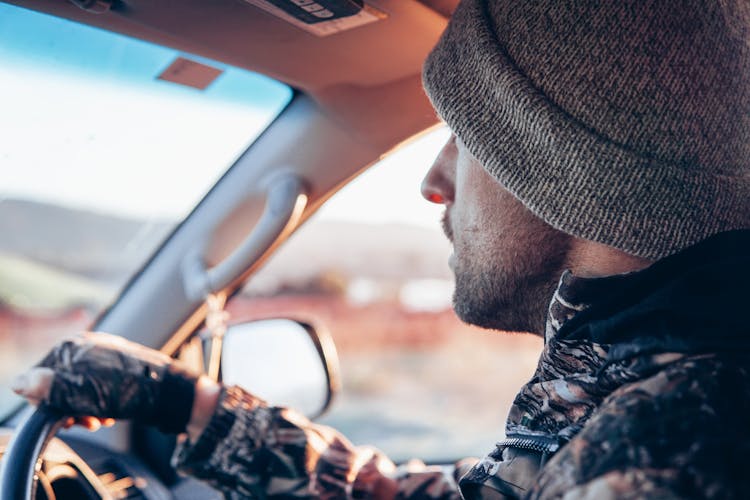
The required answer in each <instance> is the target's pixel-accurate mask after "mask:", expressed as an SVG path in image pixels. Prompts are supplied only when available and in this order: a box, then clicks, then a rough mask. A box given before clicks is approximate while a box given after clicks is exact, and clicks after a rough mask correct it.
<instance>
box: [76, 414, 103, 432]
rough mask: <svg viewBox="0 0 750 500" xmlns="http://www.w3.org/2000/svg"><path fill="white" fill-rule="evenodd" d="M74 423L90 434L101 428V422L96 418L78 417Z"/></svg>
mask: <svg viewBox="0 0 750 500" xmlns="http://www.w3.org/2000/svg"><path fill="white" fill-rule="evenodd" d="M76 423H77V424H78V425H80V426H82V427H85V428H86V429H88V430H90V431H91V432H94V431H98V430H99V429H100V428H101V426H102V423H101V421H100V420H99V419H98V418H96V417H78V418H77V419H76Z"/></svg>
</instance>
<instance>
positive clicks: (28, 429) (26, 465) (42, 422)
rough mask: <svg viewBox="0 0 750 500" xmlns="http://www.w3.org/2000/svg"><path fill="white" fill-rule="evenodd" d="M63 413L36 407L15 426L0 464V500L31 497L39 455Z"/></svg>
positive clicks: (56, 427) (60, 422)
mask: <svg viewBox="0 0 750 500" xmlns="http://www.w3.org/2000/svg"><path fill="white" fill-rule="evenodd" d="M62 418H63V415H62V414H60V413H58V412H56V411H53V410H51V409H49V408H45V407H39V408H37V409H36V411H34V412H33V413H31V414H30V415H29V416H28V417H26V418H25V419H24V420H23V421H22V422H21V423H20V424H19V426H18V427H17V428H16V431H15V433H14V434H13V437H12V438H11V440H10V442H9V443H8V447H7V448H6V449H5V453H4V454H3V458H2V465H1V466H0V500H19V499H23V500H33V499H34V498H35V493H36V492H35V490H36V481H35V476H36V474H37V467H38V465H39V457H40V456H41V454H42V451H43V450H44V448H45V446H46V445H47V442H48V441H49V440H50V439H52V437H53V436H54V435H55V433H56V432H57V430H58V429H59V428H60V425H61V424H62Z"/></svg>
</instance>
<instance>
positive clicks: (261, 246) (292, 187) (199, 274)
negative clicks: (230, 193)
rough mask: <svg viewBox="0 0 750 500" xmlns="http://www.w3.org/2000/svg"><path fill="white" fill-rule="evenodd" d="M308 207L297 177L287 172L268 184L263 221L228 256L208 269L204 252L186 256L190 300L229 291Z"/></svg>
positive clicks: (184, 263) (302, 187)
mask: <svg viewBox="0 0 750 500" xmlns="http://www.w3.org/2000/svg"><path fill="white" fill-rule="evenodd" d="M306 204H307V196H306V195H305V192H304V186H303V183H302V181H301V180H300V179H299V178H298V177H297V176H296V175H294V174H290V173H285V174H282V175H279V176H278V177H276V178H274V179H273V180H272V181H271V182H270V183H269V186H268V192H267V197H266V205H265V207H264V209H263V214H262V215H261V217H260V220H259V221H258V223H257V224H256V226H255V227H254V228H253V229H252V230H251V231H250V234H248V235H247V237H246V238H245V239H244V240H243V241H242V243H240V245H239V246H238V247H237V248H236V249H235V250H234V251H233V252H232V253H231V254H229V256H227V257H226V258H225V259H224V260H223V261H221V262H220V263H219V264H216V265H215V266H213V267H212V268H210V269H207V268H206V265H205V262H204V258H203V250H196V251H194V252H191V253H189V254H188V255H186V256H185V259H184V260H183V265H182V273H183V284H184V286H185V293H186V295H187V297H188V298H189V299H191V300H196V301H197V300H204V299H205V298H206V297H207V296H208V295H209V294H212V293H218V292H220V291H222V290H224V289H225V288H227V287H228V286H229V285H230V284H231V283H232V281H234V280H235V279H236V278H237V276H239V275H240V274H242V273H243V272H244V271H245V270H246V269H247V268H249V267H250V266H251V265H252V264H254V263H255V262H256V261H257V260H258V259H260V258H261V257H262V256H263V254H264V253H265V252H266V251H267V250H268V249H269V248H270V247H271V246H272V245H273V244H274V243H275V242H276V241H277V240H278V239H279V237H280V236H281V235H282V234H283V233H284V231H285V230H286V229H287V227H290V226H293V225H294V224H296V222H297V221H298V220H299V217H300V215H301V214H302V211H303V210H304V208H305V205H306Z"/></svg>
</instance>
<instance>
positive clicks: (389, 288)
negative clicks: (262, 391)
mask: <svg viewBox="0 0 750 500" xmlns="http://www.w3.org/2000/svg"><path fill="white" fill-rule="evenodd" d="M447 138H448V131H447V130H445V129H441V130H438V131H435V132H432V133H430V134H428V135H426V136H424V137H422V138H420V139H418V140H416V141H414V142H413V143H411V144H410V145H407V146H405V147H403V148H401V149H399V150H398V151H396V152H395V153H393V154H392V155H390V156H389V157H387V158H386V159H384V160H383V161H381V162H380V163H379V164H377V165H375V166H374V167H372V168H371V169H370V170H368V171H367V172H365V173H364V174H362V175H361V176H360V177H358V178H357V179H356V180H355V181H353V182H352V183H351V184H350V185H348V186H347V187H345V188H344V189H342V190H341V191H340V192H339V193H338V194H337V195H335V196H334V197H333V198H332V199H331V200H329V201H328V203H327V204H326V205H325V206H324V207H323V208H322V209H321V210H320V211H319V212H318V213H317V214H316V215H315V216H314V218H313V219H312V220H310V221H308V222H307V224H306V225H305V227H303V228H302V229H300V231H299V232H298V233H297V234H295V236H294V237H293V238H292V239H291V240H290V241H289V242H288V244H287V245H285V247H284V248H282V249H281V250H280V252H279V253H278V254H277V255H276V256H274V258H273V259H272V260H271V261H269V263H268V264H267V265H266V267H265V268H264V269H263V270H262V271H261V272H259V273H258V275H256V276H255V277H253V279H252V280H251V281H250V283H249V284H248V286H247V287H246V288H245V289H244V291H243V293H242V294H241V295H240V296H238V297H236V298H235V299H234V300H233V302H232V304H231V306H230V307H231V311H232V314H233V319H234V320H246V319H250V318H254V317H255V318H257V317H269V316H281V317H284V316H286V317H300V315H302V316H304V317H306V318H314V319H315V320H316V321H317V322H318V323H319V324H322V325H324V326H325V327H326V328H328V329H329V330H330V331H331V334H332V335H333V338H334V341H335V343H336V347H337V348H338V352H339V356H340V358H341V365H342V366H341V368H342V374H341V375H342V383H343V390H342V393H341V395H340V397H339V398H338V400H337V401H336V402H335V403H334V407H333V408H332V410H331V411H329V413H328V414H327V415H326V416H324V417H323V418H322V419H321V422H322V423H325V424H328V425H331V426H333V427H335V428H337V429H338V430H340V431H341V432H343V433H344V434H345V435H346V436H347V437H348V438H349V439H351V440H352V441H353V442H354V443H355V444H370V445H374V446H376V447H378V448H380V449H382V450H383V451H385V452H386V453H387V454H388V455H389V456H390V457H391V458H393V459H394V460H406V459H409V458H412V457H417V458H421V459H423V460H426V461H443V460H452V459H456V458H461V457H465V456H476V455H483V454H485V453H486V452H487V451H489V450H490V449H491V448H492V446H493V444H494V443H495V442H496V441H497V440H498V439H500V438H502V437H503V433H504V429H503V424H504V421H505V418H506V416H507V411H508V408H509V406H510V404H511V402H512V400H513V397H514V396H515V394H516V392H517V390H518V388H519V387H520V386H521V385H522V384H523V383H524V382H525V381H526V380H528V378H529V377H530V375H531V373H532V371H533V368H534V366H535V364H536V359H537V357H538V353H539V349H540V348H541V341H540V340H539V339H537V338H534V337H531V336H524V335H510V334H505V333H499V332H490V331H484V330H481V329H479V328H475V327H471V326H467V325H465V324H463V323H461V321H460V320H459V319H458V318H457V317H456V316H455V314H454V313H453V311H452V309H451V296H452V292H453V277H452V274H451V271H450V269H449V268H448V264H447V262H448V256H449V255H450V252H451V249H450V245H449V243H448V241H447V240H446V238H445V236H444V235H443V234H442V231H441V230H440V218H441V216H442V210H443V209H442V207H440V206H438V205H433V204H431V203H428V202H426V201H424V200H423V199H422V198H421V196H420V194H419V186H420V183H421V180H422V177H423V175H424V174H425V173H426V171H427V168H428V167H429V165H430V164H431V162H432V160H433V159H434V158H435V156H436V155H437V153H438V151H439V150H440V148H441V147H442V145H443V144H444V143H445V141H446V140H447Z"/></svg>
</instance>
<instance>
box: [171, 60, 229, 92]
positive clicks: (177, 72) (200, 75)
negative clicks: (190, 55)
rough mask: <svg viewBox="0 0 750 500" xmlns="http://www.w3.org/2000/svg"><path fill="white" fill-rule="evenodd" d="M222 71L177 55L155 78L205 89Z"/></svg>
mask: <svg viewBox="0 0 750 500" xmlns="http://www.w3.org/2000/svg"><path fill="white" fill-rule="evenodd" d="M222 73H223V71H222V70H220V69H218V68H214V67H213V66H208V65H207V64H203V63H199V62H196V61H192V60H190V59H186V58H184V57H178V58H176V59H175V60H174V61H172V64H170V65H169V66H168V67H167V69H165V70H164V71H163V72H162V73H161V74H160V75H159V76H158V77H157V78H158V79H159V80H165V81H167V82H172V83H177V84H180V85H185V86H186V87H193V88H195V89H198V90H205V89H206V88H207V87H208V86H209V85H211V84H212V83H213V82H214V80H216V79H217V78H218V77H219V75H221V74H222Z"/></svg>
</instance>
